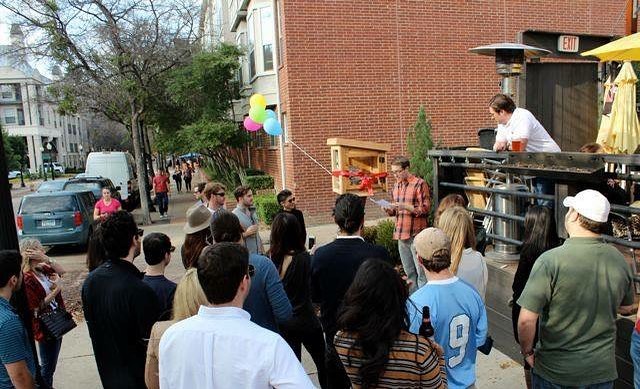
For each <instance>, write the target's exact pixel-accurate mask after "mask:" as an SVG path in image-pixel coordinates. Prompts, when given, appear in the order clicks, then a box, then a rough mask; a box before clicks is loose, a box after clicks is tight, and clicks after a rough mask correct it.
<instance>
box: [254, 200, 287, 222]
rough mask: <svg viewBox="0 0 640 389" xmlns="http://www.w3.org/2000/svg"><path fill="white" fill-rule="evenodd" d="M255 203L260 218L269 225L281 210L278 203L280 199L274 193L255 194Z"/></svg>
mask: <svg viewBox="0 0 640 389" xmlns="http://www.w3.org/2000/svg"><path fill="white" fill-rule="evenodd" d="M254 204H255V205H256V209H257V211H258V217H260V220H261V221H262V222H263V223H266V224H269V225H270V224H271V222H272V221H273V218H274V217H275V216H276V214H277V213H278V212H280V210H281V207H280V204H278V200H277V199H276V196H275V195H273V194H271V195H260V196H255V197H254Z"/></svg>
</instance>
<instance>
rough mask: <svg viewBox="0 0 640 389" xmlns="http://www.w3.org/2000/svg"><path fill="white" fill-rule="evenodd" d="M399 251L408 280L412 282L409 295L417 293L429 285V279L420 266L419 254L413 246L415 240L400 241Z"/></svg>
mask: <svg viewBox="0 0 640 389" xmlns="http://www.w3.org/2000/svg"><path fill="white" fill-rule="evenodd" d="M398 251H399V252H400V261H402V268H403V269H404V272H405V274H406V275H407V279H408V280H409V281H411V286H410V287H409V294H411V293H413V292H415V291H416V289H418V288H420V287H422V285H424V284H426V283H427V277H426V275H425V274H424V272H423V271H422V269H421V268H420V265H419V264H418V254H416V248H415V246H414V245H413V238H409V239H398Z"/></svg>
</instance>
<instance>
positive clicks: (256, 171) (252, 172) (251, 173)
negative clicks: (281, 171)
mask: <svg viewBox="0 0 640 389" xmlns="http://www.w3.org/2000/svg"><path fill="white" fill-rule="evenodd" d="M244 173H245V175H247V176H264V175H265V174H267V173H265V172H263V171H262V170H260V169H254V168H252V167H248V168H246V169H244Z"/></svg>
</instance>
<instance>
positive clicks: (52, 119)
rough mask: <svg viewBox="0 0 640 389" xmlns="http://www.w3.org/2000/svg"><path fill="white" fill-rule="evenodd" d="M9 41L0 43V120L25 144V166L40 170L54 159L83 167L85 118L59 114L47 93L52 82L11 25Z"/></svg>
mask: <svg viewBox="0 0 640 389" xmlns="http://www.w3.org/2000/svg"><path fill="white" fill-rule="evenodd" d="M10 38H11V44H9V45H0V122H1V123H2V128H3V129H4V130H6V131H7V132H8V133H9V135H15V136H21V137H23V138H24V141H25V143H26V145H27V150H28V160H29V162H28V165H27V166H28V169H29V171H30V172H36V171H40V170H41V169H42V166H43V163H45V162H49V161H55V162H59V163H61V164H62V165H63V166H65V167H67V168H82V167H84V161H85V155H86V153H87V152H88V151H89V137H88V130H87V120H86V119H85V118H84V117H83V116H81V115H60V114H59V113H58V105H57V103H56V102H55V100H54V99H53V98H52V97H51V96H50V94H49V93H48V89H47V88H48V85H49V84H51V83H52V82H53V81H52V80H51V79H49V78H47V77H45V76H43V75H42V74H40V72H39V71H38V70H37V69H36V68H35V67H34V66H32V65H31V64H30V63H29V58H28V55H27V54H26V53H25V51H24V49H23V48H24V37H23V35H22V32H21V31H20V28H19V27H18V26H17V25H13V26H12V27H11V37H10Z"/></svg>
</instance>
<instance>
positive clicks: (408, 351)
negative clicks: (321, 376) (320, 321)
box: [334, 331, 447, 389]
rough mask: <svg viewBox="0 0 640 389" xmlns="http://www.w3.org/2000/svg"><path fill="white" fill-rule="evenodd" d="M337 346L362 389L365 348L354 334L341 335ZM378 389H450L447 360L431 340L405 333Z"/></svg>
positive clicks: (344, 362)
mask: <svg viewBox="0 0 640 389" xmlns="http://www.w3.org/2000/svg"><path fill="white" fill-rule="evenodd" d="M334 343H335V346H336V351H337V352H338V355H339V356H340V360H341V361H342V365H343V366H344V368H345V370H346V372H347V375H348V376H349V379H350V380H351V384H352V385H353V388H354V389H358V388H360V387H361V386H362V379H361V378H360V375H359V371H360V367H361V366H362V348H361V347H360V346H359V345H356V338H355V337H354V335H353V334H352V333H347V332H343V331H338V333H337V334H336V337H335V340H334ZM375 387H376V388H427V389H429V388H431V389H435V388H438V389H440V388H446V387H447V375H446V371H445V369H444V360H443V359H442V357H441V356H439V355H438V353H437V352H436V350H435V348H434V347H433V345H432V342H431V340H429V339H426V338H423V337H422V336H418V335H414V334H411V333H409V332H407V331H402V332H401V333H400V336H399V337H398V339H397V340H396V341H395V343H394V344H393V346H392V348H391V351H390V353H389V360H388V361H387V364H386V365H385V369H384V370H383V371H382V372H381V373H380V376H379V378H378V383H377V384H376V386H375Z"/></svg>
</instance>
